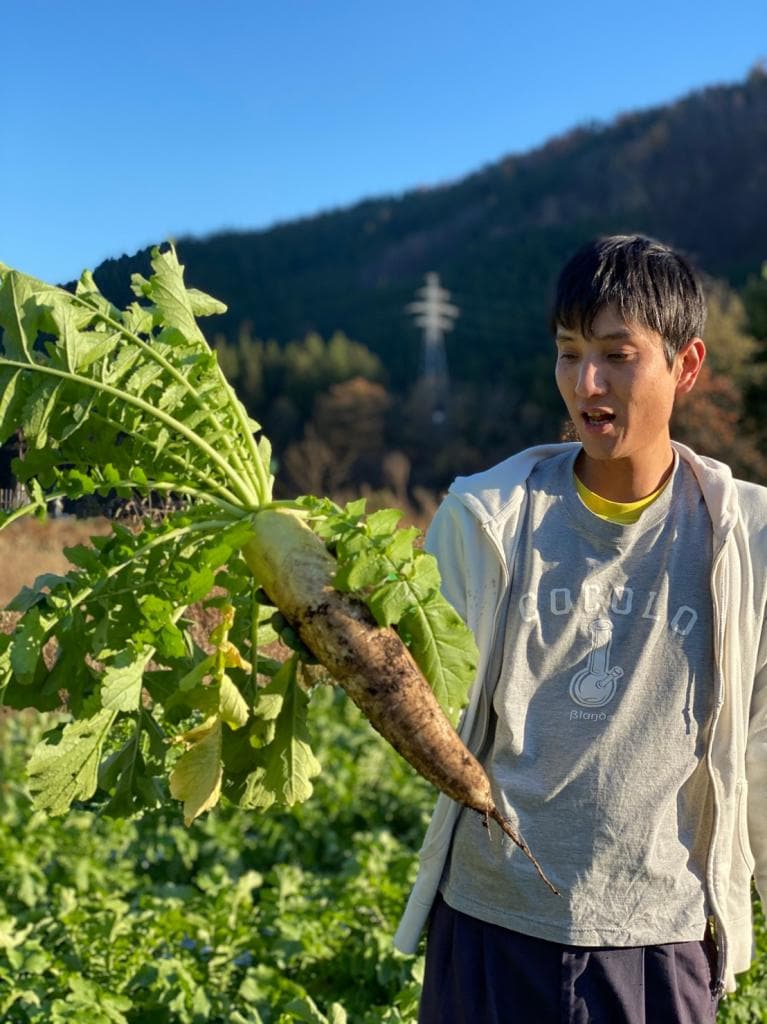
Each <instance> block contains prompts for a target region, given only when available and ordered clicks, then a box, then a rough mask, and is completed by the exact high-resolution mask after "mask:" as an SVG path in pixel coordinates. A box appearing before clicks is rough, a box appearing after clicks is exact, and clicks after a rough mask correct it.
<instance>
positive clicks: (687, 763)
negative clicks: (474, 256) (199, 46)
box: [442, 452, 714, 946]
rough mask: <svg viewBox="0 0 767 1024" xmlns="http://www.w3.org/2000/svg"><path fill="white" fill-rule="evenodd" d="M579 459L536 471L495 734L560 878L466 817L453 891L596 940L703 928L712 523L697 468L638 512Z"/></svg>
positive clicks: (469, 909)
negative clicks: (610, 503)
mask: <svg viewBox="0 0 767 1024" xmlns="http://www.w3.org/2000/svg"><path fill="white" fill-rule="evenodd" d="M576 454H577V452H576V453H575V454H573V453H571V452H567V453H564V454H563V455H559V456H556V457H554V458H551V459H547V460H545V461H543V462H541V463H540V464H539V465H538V466H537V467H536V469H535V471H534V472H533V474H532V475H531V477H530V479H529V481H528V492H529V502H528V508H527V514H526V516H525V519H524V523H523V525H522V527H521V529H522V536H521V542H520V547H519V556H518V562H517V565H516V567H515V575H514V581H513V584H512V591H511V596H510V604H509V612H508V617H507V624H506V633H505V638H504V648H503V662H502V669H501V675H500V680H499V682H498V686H497V688H496V691H495V694H494V698H493V715H492V716H491V717H492V722H491V730H490V734H489V739H488V743H487V745H486V749H485V750H484V751H483V752H482V754H481V757H482V760H483V763H484V764H485V767H486V768H487V770H488V774H489V775H490V778H491V781H492V785H493V791H494V795H495V798H496V801H497V804H498V807H499V808H500V809H501V810H502V812H503V813H504V814H506V815H507V816H508V818H509V819H510V820H511V822H512V823H513V824H515V825H516V826H517V827H518V828H519V830H520V831H521V832H522V834H523V836H524V837H525V839H526V840H527V842H528V844H529V845H530V847H531V849H532V850H533V852H534V853H535V854H536V856H537V857H538V859H539V860H540V862H541V864H542V866H543V867H544V870H545V871H546V873H547V874H548V876H549V877H550V878H551V879H552V881H553V882H554V884H555V885H557V887H558V888H559V889H560V890H561V892H562V897H561V898H559V897H557V896H554V895H553V894H551V893H550V892H549V891H548V889H546V888H545V887H544V885H543V884H542V882H541V881H540V880H539V879H538V878H537V876H536V874H535V870H534V868H533V866H532V865H531V864H530V862H529V861H528V860H527V858H526V857H525V856H524V855H523V854H522V853H521V852H520V851H519V850H518V849H517V848H516V847H515V846H514V845H513V844H512V843H511V842H510V841H509V840H507V839H506V838H505V837H502V836H501V835H500V833H499V831H498V830H497V829H495V827H494V826H493V825H492V824H491V827H490V833H488V830H487V829H486V828H485V827H484V825H483V822H482V819H481V818H480V817H479V816H478V815H477V814H476V813H473V812H470V811H465V810H464V811H463V812H462V814H461V816H460V819H459V823H458V826H457V829H456V833H455V836H454V840H453V846H452V850H451V856H450V858H449V861H448V866H447V868H446V872H445V875H444V877H443V880H442V891H443V894H444V897H445V900H446V901H447V903H448V904H450V905H451V906H453V907H454V908H455V909H457V910H461V911H463V912H464V913H467V914H471V915H473V916H474V917H478V918H480V919H483V920H486V921H490V922H493V923H495V924H499V925H502V926H504V927H508V928H511V929H514V930H516V931H520V932H523V933H526V934H529V935H535V936H538V937H540V938H544V939H550V940H553V941H557V942H563V943H570V944H576V945H584V946H603V945H616V946H630V945H647V944H654V943H666V942H681V941H687V940H692V939H700V938H702V936H703V932H704V927H705V920H706V915H707V906H706V898H705V885H704V877H705V860H706V851H707V846H708V838H709V834H710V828H711V813H712V803H711V794H710V790H709V780H708V773H707V769H706V764H705V751H706V742H707V736H708V729H709V723H710V715H711V710H712V703H713V673H714V664H713V642H712V606H711V593H710V582H709V580H710V565H711V521H710V518H709V515H708V512H707V510H706V507H705V505H704V502H703V498H702V496H701V493H700V490H699V488H698V486H697V483H696V481H695V478H694V475H693V473H692V471H691V470H690V469H689V468H688V467H687V466H686V465H685V463H684V462H682V461H681V460H677V465H676V467H675V470H674V475H673V478H672V480H671V481H670V483H669V485H668V486H667V487H666V488H665V490H664V491H663V493H662V494H661V495H660V497H659V498H658V499H657V500H656V501H655V502H654V503H653V504H652V505H650V506H649V507H648V508H647V509H646V510H645V511H644V512H643V513H642V516H641V517H640V519H639V521H638V522H637V523H634V524H631V525H629V526H622V525H617V524H615V523H611V522H607V521H605V520H603V519H600V518H599V517H598V516H595V515H594V514H593V513H592V512H590V511H589V510H588V509H587V508H586V506H585V505H584V504H583V503H582V501H581V500H580V498H579V497H578V495H577V492H576V490H575V487H574V483H573V464H574V461H575V455H576Z"/></svg>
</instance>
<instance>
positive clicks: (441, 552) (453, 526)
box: [424, 494, 468, 621]
mask: <svg viewBox="0 0 767 1024" xmlns="http://www.w3.org/2000/svg"><path fill="white" fill-rule="evenodd" d="M464 514H465V510H464V509H463V506H462V505H461V503H460V502H459V501H458V499H457V498H456V497H455V496H454V495H452V494H448V495H447V497H446V498H445V500H444V501H443V502H442V504H441V505H440V506H439V508H438V509H437V511H436V513H435V515H434V518H433V519H432V521H431V525H430V526H429V530H428V532H427V534H426V542H425V544H424V547H425V549H426V550H427V551H428V552H429V553H430V554H432V555H434V556H435V558H436V559H437V564H438V565H439V573H440V577H441V580H442V583H441V587H440V589H441V590H442V594H443V596H444V597H445V598H446V599H447V600H448V601H449V602H450V604H451V605H452V606H453V608H455V610H456V611H457V612H458V614H459V615H460V616H461V618H462V619H463V620H464V621H465V620H466V618H467V615H468V608H467V601H466V583H467V579H466V558H465V545H464V529H465V524H464V523H463V522H462V520H463V518H464Z"/></svg>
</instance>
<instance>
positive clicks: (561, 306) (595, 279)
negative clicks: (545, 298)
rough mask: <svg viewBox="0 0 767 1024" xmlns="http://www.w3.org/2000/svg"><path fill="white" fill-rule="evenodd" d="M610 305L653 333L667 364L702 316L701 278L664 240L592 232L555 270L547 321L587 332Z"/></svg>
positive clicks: (699, 328) (698, 329) (696, 333)
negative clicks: (595, 235) (598, 235)
mask: <svg viewBox="0 0 767 1024" xmlns="http://www.w3.org/2000/svg"><path fill="white" fill-rule="evenodd" d="M609 305H614V306H616V307H617V309H618V311H619V312H620V315H621V316H622V317H623V319H624V320H625V321H626V322H627V323H630V322H634V323H640V324H642V325H643V326H644V327H649V328H650V329H651V330H653V331H655V332H656V333H658V334H659V335H660V336H661V338H662V339H663V350H664V354H665V356H666V360H667V362H668V364H669V366H671V365H672V364H673V361H674V357H675V356H676V354H677V353H678V352H679V351H680V349H682V348H683V347H684V346H685V345H686V344H687V342H688V341H689V340H690V339H691V338H695V337H700V336H701V334H702V333H703V326H704V324H705V322H706V300H705V297H704V295H703V288H702V286H701V282H700V280H699V278H698V276H697V274H696V273H695V271H694V270H693V268H692V267H691V266H690V264H689V263H688V262H687V260H686V259H685V258H684V257H683V256H681V255H680V254H679V253H677V252H675V251H674V250H673V249H671V248H670V247H669V246H667V245H664V244H663V242H658V241H656V240H655V239H654V238H646V237H644V236H643V235H610V236H607V237H603V238H596V239H594V240H593V241H591V242H589V243H588V244H587V245H584V246H583V248H582V249H579V250H578V252H576V253H575V255H574V256H573V257H572V258H571V259H570V260H569V261H568V262H567V263H566V264H565V266H564V268H563V269H562V272H561V274H560V275H559V281H558V283H557V291H556V297H555V299H554V306H553V309H552V313H551V320H550V325H551V328H552V330H553V331H554V332H556V329H557V328H558V327H559V326H562V327H564V328H566V329H567V330H577V331H578V332H579V333H580V334H582V335H583V336H584V337H587V336H588V335H589V334H590V333H591V331H592V327H593V324H594V319H595V318H596V316H597V315H598V314H599V313H600V312H601V310H603V309H604V308H605V306H609Z"/></svg>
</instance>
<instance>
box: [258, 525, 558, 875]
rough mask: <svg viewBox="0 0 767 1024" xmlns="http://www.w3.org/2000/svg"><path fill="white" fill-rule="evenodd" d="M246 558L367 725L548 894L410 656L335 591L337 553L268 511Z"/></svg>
mask: <svg viewBox="0 0 767 1024" xmlns="http://www.w3.org/2000/svg"><path fill="white" fill-rule="evenodd" d="M242 553H243V557H244V558H245V561H246V563H247V565H248V567H249V568H250V570H251V572H252V573H253V575H254V576H255V578H256V579H257V580H258V582H259V584H260V586H262V587H263V589H264V590H265V591H266V593H267V594H268V595H269V598H270V599H271V601H273V603H274V604H275V605H276V607H277V608H279V610H280V611H281V612H282V614H283V615H284V616H285V618H286V619H287V620H288V621H289V622H290V624H291V625H292V626H293V628H294V629H295V630H296V631H297V633H298V635H299V636H300V637H301V639H302V641H303V642H304V643H305V644H306V646H307V647H308V648H309V650H310V651H311V652H312V654H313V655H314V656H315V657H316V658H317V659H318V660H319V661H320V662H321V663H322V664H323V665H324V666H325V668H326V669H327V670H328V671H329V672H330V674H331V675H332V676H333V677H334V678H335V679H336V680H337V681H338V682H339V683H340V685H341V686H342V687H343V688H344V689H345V690H346V692H347V693H348V694H349V696H350V697H351V699H352V700H353V701H354V703H355V704H357V706H358V707H359V708H360V709H361V711H362V712H363V714H364V715H365V717H366V718H367V719H368V720H369V721H370V723H371V725H372V726H373V727H374V728H375V729H376V730H377V731H378V732H379V733H380V734H381V735H382V736H383V737H384V739H386V740H387V741H388V742H389V743H390V744H391V745H392V746H393V747H394V749H395V750H396V751H397V752H398V753H399V754H401V756H402V757H404V758H405V760H406V761H408V763H409V764H411V765H412V766H413V768H415V770H416V771H417V772H418V773H419V774H420V775H423V776H424V778H426V779H428V780H429V782H431V783H432V784H433V785H434V786H436V787H437V788H438V789H439V790H441V791H442V792H443V793H445V794H447V796H449V797H450V798H451V799H453V800H455V801H456V802H457V803H460V804H463V805H464V806H466V807H470V808H472V809H473V810H475V811H477V812H479V813H480V814H481V815H483V817H484V818H485V821H486V822H487V821H488V819H490V818H492V819H493V820H494V821H495V822H497V824H498V825H499V826H500V828H501V829H502V830H503V832H504V833H505V834H506V835H507V836H509V838H510V839H511V840H512V841H513V842H514V843H516V845H517V846H518V847H519V848H520V850H522V851H523V852H524V853H525V854H526V856H527V857H529V858H530V860H531V861H532V863H533V864H534V865H535V868H536V870H537V872H538V874H539V875H540V877H541V878H542V879H543V881H544V882H545V883H546V884H547V885H548V886H549V888H550V889H551V890H552V891H553V892H555V893H556V892H557V889H556V888H555V887H554V886H553V885H552V884H551V882H550V881H549V880H548V878H546V875H545V874H544V872H543V870H542V868H541V866H540V864H539V863H538V861H537V860H536V859H535V857H534V856H533V854H532V853H531V851H530V848H529V847H528V845H527V843H526V842H525V841H524V839H523V838H522V837H521V836H520V835H518V834H517V833H516V832H515V831H514V829H513V828H512V827H511V825H510V824H509V822H508V821H507V820H506V819H505V818H504V817H503V816H502V815H501V814H500V812H499V811H498V809H497V808H496V806H495V803H494V801H493V797H492V793H491V790H490V782H489V780H488V778H487V775H486V774H485V771H484V769H483V768H482V766H481V765H480V763H479V762H478V761H477V760H476V758H475V757H474V756H473V755H472V754H471V753H470V751H469V750H468V749H467V748H466V747H465V746H464V744H463V742H462V740H461V739H460V738H459V736H458V734H457V733H456V731H455V729H453V727H452V725H451V724H450V722H449V721H448V719H447V718H446V716H445V715H444V713H443V711H442V709H441V708H440V706H439V703H438V702H437V699H436V697H435V696H434V694H433V692H432V690H431V688H430V686H429V684H428V683H427V682H426V680H425V679H424V677H423V675H422V674H421V671H420V669H419V668H418V666H417V665H416V663H415V661H414V660H413V657H412V656H411V654H410V652H409V651H408V649H407V648H406V647H405V645H404V644H403V643H402V641H401V640H400V638H399V637H398V636H397V634H396V633H395V632H394V630H392V629H388V628H382V627H380V626H378V625H377V624H376V623H375V621H374V620H373V618H372V616H371V614H370V612H369V611H368V609H367V607H366V606H365V605H364V604H363V603H362V602H361V601H357V600H355V599H353V598H350V597H348V596H347V595H345V594H340V593H339V592H338V591H336V590H334V589H333V586H332V583H331V581H332V579H333V576H334V574H335V571H336V563H335V560H334V559H333V556H332V555H331V554H330V553H329V552H328V551H327V550H326V548H325V545H324V544H323V543H322V541H321V540H320V539H319V538H318V537H317V536H316V535H315V534H314V533H313V532H312V530H311V529H310V528H309V527H308V526H307V525H306V523H304V522H303V520H302V519H301V517H300V516H299V515H298V514H296V513H294V512H291V511H288V510H285V509H266V510H264V511H261V512H259V513H258V514H257V515H256V516H255V518H254V527H253V534H252V537H251V539H250V540H248V542H247V543H246V544H245V546H244V547H243V549H242Z"/></svg>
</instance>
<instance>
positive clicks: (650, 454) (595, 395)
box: [556, 306, 702, 475]
mask: <svg viewBox="0 0 767 1024" xmlns="http://www.w3.org/2000/svg"><path fill="white" fill-rule="evenodd" d="M700 344H701V346H702V343H700ZM556 346H557V364H556V381H557V386H558V388H559V391H560V394H561V395H562V398H563V399H564V402H565V405H566V406H567V411H568V412H569V414H570V417H571V419H572V421H573V423H574V424H575V429H576V430H577V432H578V437H579V438H580V440H581V443H582V444H583V448H584V451H585V454H586V459H587V460H588V461H592V460H595V461H596V462H597V463H604V462H605V461H608V462H610V463H612V464H614V463H615V461H616V460H628V462H629V463H631V465H632V467H633V468H634V469H635V470H637V469H638V470H640V471H641V472H648V473H649V474H650V475H651V474H652V472H653V471H654V469H655V468H656V467H658V472H659V474H662V473H663V472H664V471H665V469H667V468H668V465H669V459H670V456H671V449H670V437H669V420H670V419H671V412H672V409H673V405H674V398H675V396H676V394H677V391H678V390H686V388H685V386H684V384H683V385H682V387H681V388H680V385H679V382H680V378H681V377H682V376H683V365H684V362H685V358H684V354H679V355H677V357H676V358H675V360H674V363H673V365H672V366H671V367H669V365H668V363H667V362H666V357H665V355H664V352H663V347H662V343H661V338H660V335H658V334H657V333H656V332H655V331H652V330H650V329H649V328H647V327H644V326H642V325H641V324H638V323H626V322H625V321H624V320H623V318H622V317H621V315H620V313H619V312H618V311H617V309H616V308H615V307H613V306H606V307H605V308H604V309H602V310H601V311H600V312H599V313H598V314H597V316H596V318H595V320H594V324H593V328H592V333H591V334H590V335H589V336H588V337H584V336H583V335H582V334H580V333H579V332H578V331H577V330H568V329H566V328H564V327H560V328H559V330H558V331H557V338H556ZM685 351H686V350H685ZM690 386H692V385H691V384H690ZM592 468H598V467H592Z"/></svg>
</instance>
